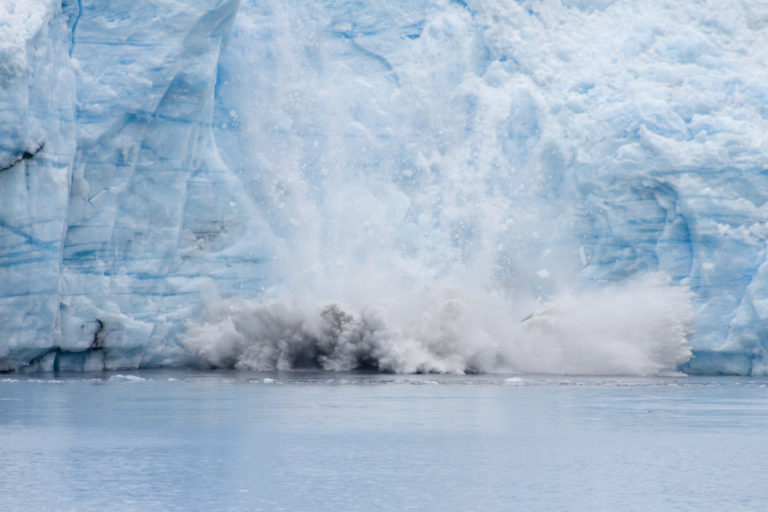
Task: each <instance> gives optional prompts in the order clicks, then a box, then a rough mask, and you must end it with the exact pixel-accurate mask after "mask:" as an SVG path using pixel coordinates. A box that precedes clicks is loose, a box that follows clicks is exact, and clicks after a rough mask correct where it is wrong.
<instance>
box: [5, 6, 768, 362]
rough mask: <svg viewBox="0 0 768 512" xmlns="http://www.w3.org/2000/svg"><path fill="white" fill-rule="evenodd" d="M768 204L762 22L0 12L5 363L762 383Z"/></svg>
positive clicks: (77, 9)
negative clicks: (678, 374)
mask: <svg viewBox="0 0 768 512" xmlns="http://www.w3.org/2000/svg"><path fill="white" fill-rule="evenodd" d="M767 199H768V6H766V4H765V3H764V2H760V1H750V0H742V1H736V0H734V1H725V2H723V1H721V2H714V1H702V2H695V3H694V2H678V3H674V4H670V3H668V2H661V1H655V0H653V1H649V2H643V3H637V2H631V1H621V0H591V1H590V0H551V1H550V0H546V1H533V0H530V1H527V0H517V1H515V2H511V1H509V2H508V1H493V0H489V1H469V0H468V1H466V2H464V1H459V0H457V1H452V2H449V1H440V0H430V1H426V0H425V1H416V2H414V1H405V0H403V1H393V2H383V3H382V2H373V1H371V2H367V1H363V2H331V1H321V2H311V3H307V2H295V1H292V0H289V1H271V0H267V1H264V2H255V1H250V0H242V1H238V0H196V1H191V0H190V1H180V0H141V1H136V0H131V1H129V0H115V1H110V2H99V1H96V0H63V1H54V0H8V1H6V2H4V3H3V4H2V5H0V370H21V371H33V370H44V371H47V370H77V371H81V370H101V369H104V368H126V367H128V368H132V367H152V366H178V365H185V364H203V365H211V366H237V367H243V368H256V369H271V368H287V367H294V366H302V365H317V366H321V367H323V368H326V369H348V368H356V367H363V368H378V369H384V370H394V371H466V370H508V371H536V372H564V373H634V374H654V373H658V372H660V371H664V370H668V369H674V368H680V369H683V370H684V371H688V372H691V373H702V372H704V373H738V374H766V373H768V365H767V364H766V359H765V357H766V349H768V323H767V322H768V264H766V254H767V253H766V241H767V240H768V224H767V221H768V204H767V203H766V200H767ZM691 348H692V349H693V357H692V358H690V356H691V352H690V349H691ZM689 358H690V359H689Z"/></svg>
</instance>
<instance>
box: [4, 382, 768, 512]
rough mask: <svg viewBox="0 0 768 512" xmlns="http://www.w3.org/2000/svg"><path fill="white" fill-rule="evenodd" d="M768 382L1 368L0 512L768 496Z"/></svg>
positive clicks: (687, 501)
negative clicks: (40, 372) (76, 372)
mask: <svg viewBox="0 0 768 512" xmlns="http://www.w3.org/2000/svg"><path fill="white" fill-rule="evenodd" d="M767 385H768V380H761V379H735V378H726V377H721V378H692V377H687V378H665V379H627V378H615V379H598V378H564V377H519V376H517V377H515V376H496V375H492V376H489V375H484V376H407V377H404V376H386V375H365V374H327V373H288V374H277V373H270V374H254V373H221V372H213V373H193V372H137V373H131V374H108V375H104V376H102V375H99V376H96V377H83V376H69V377H67V376H59V377H52V376H50V377H42V378H41V377H25V376H6V377H0V499H1V501H0V510H3V511H5V512H12V511H25V512H26V511H47V510H52V511H53V510H56V511H67V510H73V511H96V510H98V511H101V510H110V511H133V510H135V511H165V510H167V511H257V510H270V511H271V510H287V511H357V510H360V511H363V510H364V511H376V510H387V511H389V510H391V511H405V510H419V511H468V510H474V511H634V510H638V511H666V510H669V511H684V510H695V511H706V510H717V511H721V510H722V511H726V510H727V511H734V510H744V511H756V510H764V509H765V507H766V506H768V484H767V483H766V475H768V387H766V386H767Z"/></svg>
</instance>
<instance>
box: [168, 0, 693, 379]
mask: <svg viewBox="0 0 768 512" xmlns="http://www.w3.org/2000/svg"><path fill="white" fill-rule="evenodd" d="M406 12H407V13H409V16H411V17H413V20H421V21H419V22H418V23H413V20H408V19H404V18H403V13H406ZM550 14H551V15H552V16H555V17H556V16H557V12H553V13H550ZM523 19H528V14H526V12H525V11H524V10H522V8H520V7H519V6H517V4H511V5H506V4H504V5H502V4H498V5H496V4H493V5H488V6H478V9H475V10H474V11H473V10H468V9H466V8H463V7H462V6H460V5H455V4H450V3H447V2H436V3H427V4H423V5H421V4H419V6H417V7H414V6H413V5H412V4H411V3H395V4H392V5H389V4H388V5H387V6H383V5H380V4H376V3H370V4H367V3H362V4H359V5H358V4H355V5H349V6H345V7H344V9H341V10H334V9H332V8H329V7H328V6H324V5H321V4H313V6H310V7H307V6H306V5H305V4H303V3H300V4H294V3H293V2H268V3H265V4H259V5H254V4H253V3H249V2H246V3H245V4H244V5H243V7H242V9H241V12H240V13H239V14H238V20H237V27H236V30H235V35H234V37H233V40H232V41H231V42H230V46H229V48H228V50H227V53H226V54H225V56H224V60H223V63H222V70H223V72H224V75H225V79H224V80H222V81H221V83H220V84H219V86H218V89H217V93H218V98H219V105H218V111H217V123H216V126H217V127H220V128H217V131H216V133H215V136H216V142H217V146H218V147H219V149H220V150H221V157H222V159H223V160H224V161H225V163H226V164H227V165H228V166H229V167H230V168H231V169H234V170H235V171H236V172H237V173H238V175H239V177H240V180H241V183H242V187H241V188H242V194H243V195H244V196H245V197H246V202H250V204H251V209H250V210H249V211H250V212H252V215H253V216H254V218H256V219H257V222H258V224H259V225H260V226H261V227H262V229H261V232H262V233H266V234H261V235H260V237H261V238H260V240H261V242H262V243H263V244H264V252H265V253H267V254H270V255H272V257H271V258H270V264H271V265H272V266H271V267H270V268H271V269H272V270H273V271H272V272H271V273H270V274H269V276H268V278H267V279H265V280H264V288H263V290H261V292H260V293H259V294H258V295H257V296H246V295H244V294H241V295H242V296H240V297H238V292H237V291H235V292H234V293H233V292H232V290H224V291H223V292H222V295H223V296H224V298H220V297H218V295H217V294H215V293H213V292H210V293H208V294H207V295H208V296H207V297H206V299H205V311H204V312H203V314H202V316H201V317H200V318H198V319H195V320H193V321H191V322H189V323H188V324H187V330H186V332H185V333H184V334H183V335H182V337H181V338H182V343H183V345H184V346H185V347H186V348H187V349H188V350H189V351H190V352H192V353H193V354H195V355H196V356H197V357H198V358H199V360H200V361H201V363H202V364H205V365H209V366H213V367H224V368H243V369H255V370H273V369H292V368H302V367H314V368H322V369H325V370H352V369H372V370H378V371H386V372H455V373H462V372H493V371H507V372H535V373H564V374H631V375H651V374H657V373H660V372H664V371H669V370H674V369H675V368H676V366H677V365H679V364H681V363H684V362H685V361H687V360H688V359H689V358H690V355H691V352H690V348H689V346H688V338H689V336H690V335H691V325H692V322H693V317H694V315H693V310H692V306H691V293H690V292H689V290H688V288H687V287H686V285H685V284H684V283H682V281H681V280H680V278H679V276H674V277H673V278H668V277H667V276H666V274H662V273H656V272H655V271H656V269H657V268H658V265H657V266H656V267H654V266H653V265H651V259H650V258H646V259H647V260H648V262H646V259H643V258H645V256H644V255H640V256H637V257H635V259H633V256H632V254H633V253H632V251H633V248H632V247H631V246H628V245H626V244H627V242H626V241H624V240H623V239H621V240H618V241H616V242H615V243H608V242H606V243H603V242H601V241H600V240H596V239H595V237H594V232H595V229H596V228H595V226H596V225H598V224H599V225H600V226H602V225H603V224H604V223H607V224H610V222H611V220H612V219H611V218H609V216H608V215H607V214H606V213H605V211H604V210H605V206H604V203H605V202H604V201H602V202H601V201H598V200H595V201H597V202H598V203H599V204H598V206H595V207H594V208H593V207H591V206H589V205H588V206H589V207H585V206H584V205H585V204H587V203H588V202H589V201H592V199H591V198H592V195H593V194H595V193H596V192H595V190H594V187H593V188H592V189H589V188H585V186H584V184H583V183H582V182H581V178H580V177H581V176H582V175H583V173H585V172H587V170H588V168H591V167H589V166H590V165H592V167H595V165H594V164H589V162H587V161H585V160H583V158H584V155H585V151H591V150H590V147H591V146H590V144H591V143H589V141H586V142H585V143H584V144H576V143H575V142H574V139H573V137H572V135H570V134H569V133H570V132H569V131H568V129H566V127H567V126H569V125H568V122H571V121H573V120H574V119H575V118H574V117H573V116H572V115H570V114H569V115H566V114H558V112H560V110H559V109H558V108H555V107H553V105H556V104H558V103H557V101H559V100H558V98H560V96H559V92H558V91H559V88H560V87H564V88H565V89H566V90H568V91H570V90H571V89H573V87H576V86H577V85H578V84H579V83H581V82H580V80H581V79H579V78H578V77H575V76H572V74H570V73H561V74H560V75H558V76H560V77H561V79H562V80H564V81H565V83H562V84H561V83H560V82H556V83H553V84H550V85H551V86H547V84H544V83H543V82H541V77H539V76H538V75H537V74H536V72H535V70H534V69H527V68H525V66H524V65H523V64H521V63H520V62H518V61H517V60H516V59H515V58H513V55H514V54H515V52H516V48H517V47H518V45H517V42H516V40H513V39H510V37H512V36H513V35H515V34H518V33H520V27H519V26H518V24H519V23H518V22H519V21H520V20H523ZM529 21H530V23H532V25H531V26H536V27H539V29H540V30H542V31H543V33H544V34H546V33H548V31H549V30H550V29H551V27H550V28H547V25H546V24H545V25H543V26H539V24H540V22H539V21H537V20H536V19H533V18H531V19H530V20H529ZM530 50H531V52H532V55H533V54H536V52H539V51H540V48H539V47H536V48H530ZM558 59H559V58H557V59H556V58H554V57H553V58H551V59H549V58H548V59H546V62H545V63H544V64H542V68H543V69H544V68H546V67H547V66H552V65H554V64H553V63H556V62H561V61H562V62H565V61H564V60H562V59H559V60H558ZM539 60H540V59H539ZM539 60H536V61H531V65H534V64H535V62H538V61H539ZM563 65H565V64H563ZM579 69H581V68H579ZM571 82H574V83H573V84H572V83H571ZM253 91H258V94H254V93H253ZM561 92H562V91H561ZM568 94H571V93H568ZM562 116H565V117H564V118H563V119H560V117H562ZM566 121H567V122H566ZM577 132H579V133H581V129H579V130H577ZM587 132H589V130H586V131H585V132H584V133H587ZM577 170H578V172H577ZM654 183H655V182H653V181H652V180H649V179H647V177H644V178H643V179H642V184H643V187H645V188H649V187H650V189H652V191H655V190H656V189H655V188H653V187H655V186H656V185H655V184H654ZM630 185H631V186H630ZM630 185H628V186H627V190H635V189H636V188H637V186H639V185H637V184H635V183H631V184H630ZM645 188H644V189H643V190H645ZM656 188H659V189H661V188H663V187H661V185H659V186H658V187H656ZM619 189H621V184H620V185H618V186H617V190H619ZM611 190H613V189H611ZM617 193H620V194H623V193H624V192H621V191H620V190H619V191H618V192H617ZM661 195H662V194H661V192H658V193H656V192H653V193H651V192H648V193H646V194H645V195H644V196H643V197H645V198H651V199H653V201H656V199H654V198H656V197H657V196H658V197H661ZM664 197H666V196H664ZM587 199H588V200H589V201H587V203H585V200H587ZM662 199H663V198H662ZM659 201H661V200H659ZM589 204H591V203H589ZM633 204H634V203H633ZM655 204H656V203H654V205H655ZM662 206H664V207H665V208H667V209H669V206H668V205H667V203H664V204H663V205H662ZM665 211H666V210H665ZM649 212H650V213H649ZM654 212H656V209H654V208H650V207H649V209H648V210H647V211H645V210H643V211H642V212H641V213H640V215H650V214H653V215H656V214H655V213H654ZM665 215H666V214H665ZM604 218H605V219H604ZM664 218H666V217H664ZM603 219H604V220H603ZM654 236H661V234H658V235H654ZM601 244H602V245H601ZM622 244H624V245H622ZM603 245H605V246H610V248H611V251H615V252H616V254H614V253H606V252H605V251H603V252H600V250H598V248H599V247H602V246H603ZM635 252H637V251H635ZM641 256H642V258H641ZM675 279H677V280H675Z"/></svg>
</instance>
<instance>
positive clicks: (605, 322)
mask: <svg viewBox="0 0 768 512" xmlns="http://www.w3.org/2000/svg"><path fill="white" fill-rule="evenodd" d="M385 297H386V298H381V299H379V300H372V301H371V302H367V303H357V304H350V303H342V302H335V301H322V300H302V301H300V300H298V299H296V298H294V299H290V300H269V301H260V300H244V299H230V300H222V299H220V298H218V297H216V296H211V297H209V298H208V300H207V309H206V312H205V315H204V317H203V318H202V319H200V320H198V321H194V322H191V323H190V324H189V325H188V329H187V332H186V334H185V336H184V343H185V345H186V346H187V348H188V349H189V350H190V351H192V352H193V353H195V354H196V355H197V356H198V357H199V358H200V360H201V361H203V362H204V363H205V364H207V365H210V366H213V367H218V368H238V369H249V370H289V369H296V368H322V369H324V370H333V371H339V370H356V369H369V370H376V371H385V372H397V373H414V372H415V373H426V372H451V373H465V372H501V371H503V372H523V373H558V374H591V375H598V374H599V375H656V374H659V373H663V372H666V371H673V370H674V368H675V367H676V366H677V365H678V364H681V363H684V362H685V361H687V360H688V359H689V358H690V355H691V352H690V348H689V346H688V343H687V339H688V337H689V336H690V334H691V329H690V325H691V322H692V321H693V316H694V315H693V310H692V308H691V305H690V292H689V291H687V290H686V289H685V288H683V287H677V286H670V285H669V284H668V283H667V282H666V281H665V280H664V278H663V276H660V275H650V276H645V277H643V278H640V279H635V280H633V281H631V282H628V283H622V284H621V285H609V286H605V287H602V288H600V289H595V290H592V291H589V292H584V293H581V294H570V293H564V294H562V295H561V296H559V297H558V298H557V299H556V300H553V301H551V302H548V303H546V304H543V305H540V306H539V307H538V308H537V309H536V311H535V312H533V313H531V314H528V315H523V312H524V311H526V308H527V307H531V306H532V304H530V303H529V304H526V303H525V302H524V301H513V300H511V299H509V298H508V297H505V296H503V295H501V294H499V293H493V292H479V291H474V290H468V289H460V288H456V287H447V286H425V287H422V288H419V289H417V290H413V291H408V290H403V291H402V292H401V293H400V294H398V295H389V296H385Z"/></svg>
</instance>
